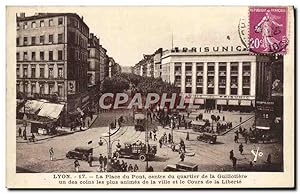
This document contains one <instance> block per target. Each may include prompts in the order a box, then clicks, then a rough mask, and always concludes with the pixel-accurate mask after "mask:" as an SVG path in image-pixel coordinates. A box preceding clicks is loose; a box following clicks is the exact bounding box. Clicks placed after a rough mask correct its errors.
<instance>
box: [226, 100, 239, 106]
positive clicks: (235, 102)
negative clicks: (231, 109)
mask: <svg viewBox="0 0 300 194" xmlns="http://www.w3.org/2000/svg"><path fill="white" fill-rule="evenodd" d="M228 105H234V106H238V105H239V101H238V100H228Z"/></svg>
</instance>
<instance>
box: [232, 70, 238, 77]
mask: <svg viewBox="0 0 300 194" xmlns="http://www.w3.org/2000/svg"><path fill="white" fill-rule="evenodd" d="M238 74H239V72H238V71H231V72H230V75H231V76H238Z"/></svg>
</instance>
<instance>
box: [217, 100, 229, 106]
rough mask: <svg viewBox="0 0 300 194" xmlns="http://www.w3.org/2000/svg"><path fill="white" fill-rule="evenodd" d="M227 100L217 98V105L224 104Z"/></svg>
mask: <svg viewBox="0 0 300 194" xmlns="http://www.w3.org/2000/svg"><path fill="white" fill-rule="evenodd" d="M226 104H227V100H217V105H226Z"/></svg>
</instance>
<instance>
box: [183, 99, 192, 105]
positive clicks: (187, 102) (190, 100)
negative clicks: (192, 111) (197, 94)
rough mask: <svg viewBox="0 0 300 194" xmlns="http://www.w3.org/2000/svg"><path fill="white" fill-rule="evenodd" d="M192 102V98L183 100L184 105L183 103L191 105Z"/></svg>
mask: <svg viewBox="0 0 300 194" xmlns="http://www.w3.org/2000/svg"><path fill="white" fill-rule="evenodd" d="M192 100H193V99H192V98H185V99H184V103H185V104H189V103H193V101H192Z"/></svg>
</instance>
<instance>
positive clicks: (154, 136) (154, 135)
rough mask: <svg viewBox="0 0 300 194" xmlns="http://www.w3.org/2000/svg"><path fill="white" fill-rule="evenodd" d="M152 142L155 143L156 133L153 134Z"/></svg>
mask: <svg viewBox="0 0 300 194" xmlns="http://www.w3.org/2000/svg"><path fill="white" fill-rule="evenodd" d="M153 140H154V141H156V140H157V137H156V132H154V133H153Z"/></svg>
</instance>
